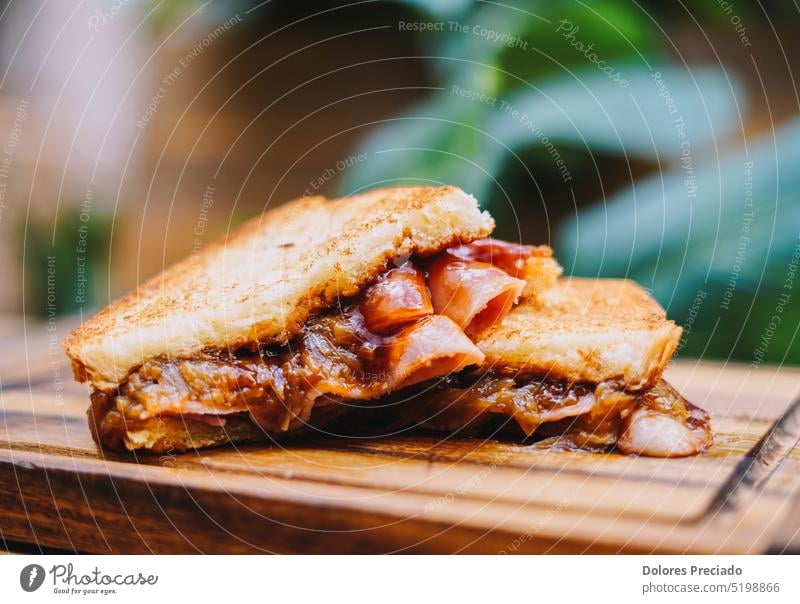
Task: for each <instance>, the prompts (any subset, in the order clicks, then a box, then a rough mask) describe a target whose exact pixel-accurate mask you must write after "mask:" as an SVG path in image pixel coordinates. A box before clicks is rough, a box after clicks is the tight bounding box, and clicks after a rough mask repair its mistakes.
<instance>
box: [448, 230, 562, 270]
mask: <svg viewBox="0 0 800 604" xmlns="http://www.w3.org/2000/svg"><path fill="white" fill-rule="evenodd" d="M447 251H448V253H450V254H451V255H453V256H455V257H457V258H461V259H462V260H474V261H476V262H485V263H487V264H492V265H494V266H496V267H497V268H499V269H502V270H504V271H505V272H507V273H508V274H509V275H511V276H512V277H519V276H520V275H521V274H522V270H523V269H524V268H525V263H526V262H527V261H528V259H529V258H531V257H534V256H538V257H547V258H549V257H552V255H553V250H551V249H550V248H549V247H548V246H546V245H539V246H533V245H522V244H519V243H511V242H509V241H501V240H499V239H479V240H477V241H473V242H472V243H469V244H466V245H460V246H458V247H454V248H450V249H449V250H447Z"/></svg>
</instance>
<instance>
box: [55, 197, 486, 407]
mask: <svg viewBox="0 0 800 604" xmlns="http://www.w3.org/2000/svg"><path fill="white" fill-rule="evenodd" d="M493 227H494V222H493V221H492V219H491V217H490V216H489V215H488V214H487V213H485V212H481V211H480V210H479V209H478V206H477V203H476V201H475V199H474V198H472V197H471V196H469V195H467V194H465V193H464V192H463V191H461V190H460V189H458V188H457V187H424V188H423V187H420V188H396V189H381V190H377V191H372V192H369V193H365V194H362V195H358V196H355V197H350V198H345V199H341V200H328V199H325V198H323V197H311V198H303V199H298V200H295V201H293V202H289V203H287V204H285V205H283V206H280V207H279V208H277V209H274V210H270V211H268V212H266V213H264V214H263V215H262V216H259V217H257V218H255V219H253V220H251V221H250V222H249V223H247V224H245V225H244V226H242V227H241V228H239V229H238V230H236V231H234V232H232V233H230V234H229V235H228V236H227V237H225V238H223V239H222V240H220V241H217V242H215V243H214V244H212V245H210V246H208V247H207V248H206V249H205V250H203V251H202V252H201V253H199V254H197V255H194V256H191V257H189V258H187V259H185V260H183V261H181V262H179V263H177V264H175V265H174V266H172V267H171V268H169V269H167V270H166V271H164V272H163V273H161V274H160V275H158V276H156V277H154V278H153V279H151V280H149V281H147V282H146V283H144V284H143V285H141V286H140V287H139V288H138V289H136V290H135V291H133V292H131V293H130V294H128V295H126V296H124V297H122V298H120V299H119V300H117V301H116V302H114V303H113V304H111V305H110V306H108V307H107V308H105V309H104V310H102V311H100V312H99V313H98V314H97V315H95V316H94V317H93V318H91V319H90V320H88V321H87V322H85V323H84V324H83V325H81V326H80V327H79V328H78V329H76V330H75V331H74V332H73V333H72V334H70V336H69V337H68V338H67V339H66V341H65V349H66V352H67V354H68V355H69V357H70V358H71V359H72V361H73V369H74V373H75V377H76V379H79V380H81V381H84V380H88V381H90V382H91V383H92V386H93V387H95V388H97V389H99V390H102V391H104V392H111V391H113V389H114V388H116V387H117V386H118V385H119V383H120V382H121V381H123V380H124V378H125V377H126V376H127V375H128V373H129V372H130V371H131V370H133V369H135V368H136V367H137V366H139V365H141V364H142V363H143V362H144V361H146V360H148V359H151V358H155V357H158V356H172V357H185V356H189V355H191V354H194V353H197V352H198V351H200V350H203V349H207V348H211V347H213V348H235V347H237V346H240V345H243V344H246V343H250V342H254V341H256V340H258V341H261V342H264V343H276V344H283V343H286V342H287V341H288V340H289V339H290V338H292V337H293V336H294V335H295V334H296V333H297V330H298V329H299V328H300V327H301V326H302V325H303V324H304V323H305V322H306V321H307V319H308V318H309V316H311V315H312V314H313V313H315V312H317V311H319V310H321V309H324V308H325V307H327V306H328V305H330V304H331V303H332V302H333V301H334V300H336V299H337V297H339V296H343V297H349V296H353V295H355V294H357V293H358V292H359V291H360V290H361V289H362V288H363V287H364V286H365V285H366V284H368V283H369V282H370V281H372V280H374V279H375V278H376V277H377V275H378V274H379V273H380V272H382V271H383V270H384V269H385V267H386V265H387V263H388V262H390V261H391V260H393V259H395V258H397V257H400V256H404V255H408V254H412V253H416V254H423V255H424V254H431V253H435V252H437V251H439V250H441V249H443V248H445V247H447V246H449V245H453V244H454V243H457V242H459V241H465V242H469V241H472V240H474V239H477V238H480V237H485V236H486V235H488V234H489V233H490V232H491V230H492V229H493Z"/></svg>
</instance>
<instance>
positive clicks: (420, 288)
mask: <svg viewBox="0 0 800 604" xmlns="http://www.w3.org/2000/svg"><path fill="white" fill-rule="evenodd" d="M361 313H362V314H363V315H364V322H365V324H366V326H367V329H369V330H370V331H372V332H374V333H377V334H385V333H389V332H391V331H393V330H394V329H396V328H397V327H400V326H402V325H407V324H408V323H412V322H414V321H416V320H418V319H421V318H422V317H425V316H428V315H432V314H433V305H432V304H431V298H430V294H428V287H427V285H426V284H425V276H424V275H423V274H422V271H420V270H419V269H418V268H417V267H415V266H414V265H413V264H411V263H410V262H408V263H406V264H404V265H403V266H401V267H399V268H395V269H392V270H390V271H389V272H387V273H385V274H384V275H383V276H382V277H381V278H380V280H379V281H378V282H377V283H376V284H375V285H373V286H372V287H370V288H369V289H368V290H367V292H366V294H365V295H364V301H363V302H362V303H361Z"/></svg>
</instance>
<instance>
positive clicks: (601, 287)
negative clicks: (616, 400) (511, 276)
mask: <svg viewBox="0 0 800 604" xmlns="http://www.w3.org/2000/svg"><path fill="white" fill-rule="evenodd" d="M681 331H682V330H681V328H680V327H678V326H676V325H675V323H673V322H672V321H669V320H667V318H666V313H665V312H664V309H663V308H661V306H660V305H659V304H658V302H656V301H655V300H654V299H653V298H652V297H651V296H650V295H649V294H648V293H647V292H646V291H645V290H644V289H643V288H642V287H641V286H639V285H637V284H636V283H634V282H633V281H625V280H615V279H578V278H562V279H559V280H558V281H557V282H556V283H555V285H554V286H553V287H551V288H550V289H547V290H545V291H544V292H541V293H540V295H539V296H538V297H537V298H535V299H526V300H523V302H522V303H520V305H519V306H517V307H516V308H515V309H513V310H512V311H511V312H510V313H509V314H508V316H507V317H506V318H505V319H504V320H503V321H502V322H501V323H500V324H499V325H496V326H495V327H493V328H491V329H489V330H487V331H486V332H484V333H482V334H479V336H478V339H477V342H476V343H477V344H478V347H479V348H480V349H481V350H482V351H483V353H484V354H485V355H486V364H487V366H490V367H494V368H495V370H501V371H503V372H523V373H534V374H538V375H545V376H549V377H552V378H553V379H567V380H572V381H586V382H591V383H595V384H596V383H600V382H603V381H608V380H615V381H619V382H621V383H623V384H624V385H625V387H626V388H628V389H631V390H640V389H644V388H647V387H650V386H652V385H654V384H655V383H656V382H657V381H658V379H659V378H660V377H661V374H662V372H663V371H664V368H665V367H666V365H667V363H668V362H669V360H670V358H671V357H672V354H673V353H674V352H675V348H676V346H677V344H678V340H679V339H680V335H681Z"/></svg>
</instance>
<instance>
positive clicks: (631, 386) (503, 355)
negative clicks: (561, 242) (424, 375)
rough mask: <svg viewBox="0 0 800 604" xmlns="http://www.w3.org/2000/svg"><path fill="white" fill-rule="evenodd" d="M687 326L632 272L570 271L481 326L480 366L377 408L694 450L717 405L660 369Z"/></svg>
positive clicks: (576, 442) (585, 445)
mask: <svg viewBox="0 0 800 604" xmlns="http://www.w3.org/2000/svg"><path fill="white" fill-rule="evenodd" d="M680 335H681V329H680V327H677V326H676V325H675V324H674V323H673V322H672V321H668V320H667V319H666V315H665V313H664V310H663V309H662V308H661V306H659V304H658V303H657V302H656V301H655V300H653V298H652V297H650V295H649V294H648V293H647V292H646V291H645V290H644V289H643V288H641V287H640V286H639V285H637V284H636V283H634V282H632V281H626V280H614V279H579V278H561V279H558V280H557V281H556V282H555V283H554V284H553V285H552V287H549V288H547V289H546V290H544V291H540V292H539V294H538V296H536V297H527V298H524V299H523V300H522V301H521V302H520V303H519V304H518V305H517V306H516V307H515V308H514V309H512V310H511V311H510V312H509V313H508V315H507V316H506V317H505V318H504V319H503V320H502V321H500V322H498V323H497V324H495V325H494V326H493V327H491V328H489V329H487V330H484V331H483V332H481V333H480V334H478V336H477V337H476V339H475V343H476V345H477V346H478V348H479V349H480V350H481V352H483V353H484V355H485V357H486V358H485V360H484V363H483V364H482V365H481V366H480V367H476V368H472V369H468V370H464V371H461V372H459V373H457V374H451V375H450V376H448V377H447V378H444V379H442V380H440V381H439V382H438V383H436V384H434V385H429V386H428V387H427V388H425V390H424V391H422V390H420V391H419V392H416V393H408V392H406V393H403V394H404V397H403V398H402V399H400V398H398V397H390V398H389V399H387V400H386V401H382V402H380V403H379V404H378V405H376V406H374V407H373V408H377V409H379V410H380V411H379V413H377V414H376V413H372V414H371V416H370V417H371V419H372V420H373V423H377V424H379V425H381V426H383V427H384V428H385V427H387V426H388V427H391V428H392V429H397V428H399V427H401V426H421V427H425V428H430V429H434V430H439V431H447V432H459V433H461V434H467V433H473V432H477V431H479V430H482V431H484V432H486V431H487V430H490V431H493V432H497V431H501V432H509V431H511V432H517V433H519V434H520V435H521V436H522V437H523V438H526V437H531V436H533V435H536V436H537V437H538V438H539V439H543V438H544V439H545V440H543V441H542V442H543V443H544V444H546V445H547V446H555V445H558V446H564V447H569V448H577V449H589V450H608V449H610V448H612V447H616V449H617V450H618V451H620V452H622V453H629V454H639V455H648V456H656V457H683V456H687V455H694V454H696V453H700V452H703V451H705V450H706V449H707V448H708V447H709V446H710V445H711V429H710V423H709V417H708V414H707V413H706V412H705V411H703V410H702V409H699V408H698V407H695V406H694V405H692V404H691V403H689V402H688V401H687V400H686V399H684V398H683V397H682V396H681V395H680V394H679V393H678V392H677V391H676V390H675V389H674V388H672V387H671V386H670V385H669V384H668V383H667V382H665V381H664V380H663V378H662V377H661V376H662V374H663V371H664V369H665V367H666V365H667V363H668V362H669V360H670V358H671V356H672V354H673V352H674V351H675V348H676V346H677V344H678V341H679V339H680ZM395 401H397V402H398V404H395ZM376 415H377V416H378V417H377V418H375V417H374V416H376Z"/></svg>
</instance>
